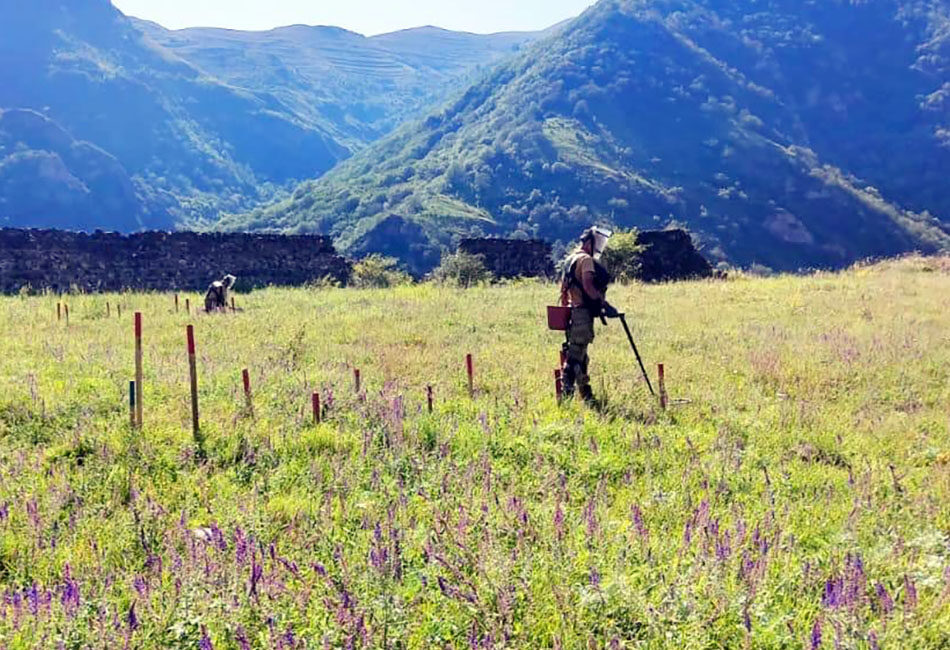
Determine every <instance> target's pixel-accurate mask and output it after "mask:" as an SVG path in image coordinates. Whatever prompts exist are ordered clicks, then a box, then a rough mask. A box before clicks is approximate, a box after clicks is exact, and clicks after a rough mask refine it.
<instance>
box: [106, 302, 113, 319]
mask: <svg viewBox="0 0 950 650" xmlns="http://www.w3.org/2000/svg"><path fill="white" fill-rule="evenodd" d="M111 317H112V305H110V304H109V303H106V318H111Z"/></svg>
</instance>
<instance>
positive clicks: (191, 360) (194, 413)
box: [187, 325, 199, 438]
mask: <svg viewBox="0 0 950 650" xmlns="http://www.w3.org/2000/svg"><path fill="white" fill-rule="evenodd" d="M187 334H188V372H189V375H190V379H191V430H192V433H194V435H195V438H197V437H198V435H199V426H198V365H197V362H196V360H195V326H194V325H189V326H188V329H187Z"/></svg>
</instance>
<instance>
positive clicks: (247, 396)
mask: <svg viewBox="0 0 950 650" xmlns="http://www.w3.org/2000/svg"><path fill="white" fill-rule="evenodd" d="M241 378H242V379H243V380H244V403H245V404H246V405H247V410H248V412H249V413H250V414H251V416H253V415H254V403H253V402H252V401H251V373H249V372H248V371H247V368H245V369H244V370H243V371H242V372H241Z"/></svg>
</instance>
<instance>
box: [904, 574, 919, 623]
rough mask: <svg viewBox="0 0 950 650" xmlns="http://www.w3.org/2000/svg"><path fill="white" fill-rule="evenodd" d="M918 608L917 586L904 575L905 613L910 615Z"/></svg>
mask: <svg viewBox="0 0 950 650" xmlns="http://www.w3.org/2000/svg"><path fill="white" fill-rule="evenodd" d="M916 607H917V585H915V584H914V581H913V580H911V579H910V577H908V576H907V574H906V573H905V574H904V611H905V612H906V613H907V614H910V612H911V611H913V610H914V609H915V608H916Z"/></svg>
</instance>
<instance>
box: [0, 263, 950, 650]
mask: <svg viewBox="0 0 950 650" xmlns="http://www.w3.org/2000/svg"><path fill="white" fill-rule="evenodd" d="M556 294H557V290H556V288H555V287H554V286H553V285H546V284H539V283H529V282H526V283H515V284H511V285H505V286H497V287H482V288H476V289H470V290H465V291H462V290H455V289H450V288H442V287H438V286H434V285H418V286H412V287H404V288H398V289H393V290H386V291H358V290H352V289H326V290H305V289H297V290H284V289H269V290H265V291H259V292H254V293H251V294H247V295H238V296H237V302H238V306H239V307H241V308H242V309H243V311H240V312H238V313H236V314H222V315H214V316H208V315H204V314H201V315H191V316H189V315H188V314H186V313H185V312H184V298H185V297H186V296H185V295H184V294H182V296H181V305H182V309H181V311H179V312H177V313H176V312H175V309H174V301H173V297H172V296H171V295H165V294H151V295H149V294H123V295H102V296H78V295H77V296H66V297H63V298H57V297H54V296H44V297H22V298H21V297H8V298H0V322H2V324H3V325H2V327H3V330H2V337H0V650H21V649H26V648H67V649H73V648H75V649H82V648H120V647H129V648H200V649H201V650H207V649H208V648H218V649H221V648H234V649H240V650H243V649H245V648H286V649H292V648H293V649H296V648H324V647H329V648H360V647H362V648H433V647H446V648H456V647H459V648H461V647H469V648H537V647H542V648H697V649H698V648H837V647H842V648H945V647H950V260H948V259H946V258H944V259H920V258H909V259H905V260H900V261H895V262H888V263H884V264H881V265H876V266H868V267H858V268H855V269H852V270H850V271H847V272H844V273H840V274H817V275H813V276H808V277H793V276H780V277H775V278H766V279H753V278H745V277H738V278H735V279H733V280H729V281H720V282H701V283H682V284H674V285H660V286H640V285H633V286H627V287H616V288H614V289H612V290H611V296H610V297H611V301H612V302H613V303H614V304H615V305H617V306H618V307H620V308H621V309H623V310H625V311H626V312H627V314H628V320H629V322H630V324H631V326H632V328H633V331H634V336H635V337H636V339H637V343H638V345H639V347H640V350H641V353H642V354H643V356H644V358H645V361H646V362H647V365H648V369H649V370H650V371H651V373H652V374H653V376H654V378H655V369H656V364H657V363H660V362H662V363H664V364H665V365H666V371H667V388H668V391H669V393H670V397H671V400H672V401H673V402H674V403H673V405H672V407H671V408H670V409H669V410H667V411H665V412H664V411H661V410H660V409H659V408H658V406H657V404H656V402H655V401H654V400H652V399H651V398H650V397H649V395H648V393H647V390H646V387H645V385H644V384H643V383H642V380H641V379H640V377H639V374H640V373H639V369H638V368H637V366H636V362H635V360H634V357H633V355H632V353H631V351H630V348H629V346H628V344H627V342H626V338H625V337H624V334H623V331H622V329H621V328H620V326H619V323H616V322H614V323H611V325H610V326H609V327H608V328H606V329H604V328H599V329H598V338H597V340H596V341H595V343H594V344H593V346H592V348H591V354H592V375H593V377H594V382H593V385H594V388H595V391H596V392H597V393H598V396H600V397H602V398H603V400H604V401H605V403H606V406H605V408H604V409H603V411H602V412H594V411H591V410H588V409H586V408H584V407H583V406H580V405H577V404H566V405H563V406H559V405H558V404H557V402H556V399H555V396H554V376H553V371H554V368H555V367H556V365H557V358H558V350H559V346H560V342H561V338H560V336H559V334H557V333H554V332H549V331H547V329H546V328H545V318H544V307H545V305H547V304H550V303H553V302H554V300H555V298H556ZM188 297H189V298H190V299H191V302H192V305H193V306H194V305H196V304H198V302H199V297H198V296H196V295H191V296H188ZM58 301H62V302H65V303H68V305H69V309H70V321H69V324H68V326H67V324H66V323H65V322H63V321H57V319H56V303H57V302H58ZM107 302H108V303H109V312H110V316H107V315H106V314H107V307H106V303H107ZM117 305H121V308H122V317H121V319H120V318H118V317H117V316H116V311H117ZM135 311H141V312H142V314H143V319H144V361H145V382H144V394H145V399H144V428H143V429H142V431H133V430H132V429H131V428H130V425H129V415H128V382H129V380H130V379H132V378H133V372H134V365H133V360H134V355H133V329H132V314H133V313H134V312H135ZM188 324H193V325H194V327H195V332H196V338H197V348H198V376H199V395H200V410H201V434H200V436H198V437H197V438H196V437H195V436H193V435H192V431H191V411H190V404H189V388H188V362H187V355H186V346H185V328H186V325H188ZM468 353H471V354H472V355H473V356H474V360H475V387H476V396H475V399H470V398H469V396H468V388H467V381H466V376H465V369H464V368H465V366H464V359H465V355H466V354H468ZM244 368H248V369H249V371H250V376H251V383H252V390H253V400H254V413H253V417H252V415H251V413H249V412H248V411H247V409H246V408H245V406H244V397H243V391H242V385H241V371H242V369H244ZM354 368H359V369H360V371H361V375H362V391H361V393H359V394H357V393H356V392H355V391H354V389H353V369H354ZM429 384H431V385H432V386H433V391H434V396H435V409H434V412H433V413H432V414H429V413H428V412H427V409H426V393H425V389H426V386H427V385H429ZM313 391H319V392H320V394H321V398H322V402H323V404H325V405H326V407H327V411H326V418H325V421H324V422H323V423H322V424H321V425H319V426H315V425H314V424H313V422H312V415H311V411H310V395H311V394H312V392H313Z"/></svg>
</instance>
